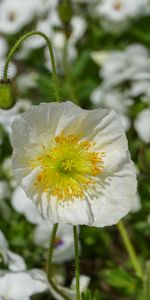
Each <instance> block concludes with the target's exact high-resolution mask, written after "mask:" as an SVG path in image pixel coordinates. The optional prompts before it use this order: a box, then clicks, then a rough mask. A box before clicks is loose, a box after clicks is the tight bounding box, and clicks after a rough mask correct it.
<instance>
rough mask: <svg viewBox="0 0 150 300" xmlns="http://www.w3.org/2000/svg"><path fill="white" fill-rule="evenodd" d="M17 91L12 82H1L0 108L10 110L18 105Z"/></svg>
mask: <svg viewBox="0 0 150 300" xmlns="http://www.w3.org/2000/svg"><path fill="white" fill-rule="evenodd" d="M16 99H17V96H16V89H15V87H14V85H13V83H12V81H11V80H9V79H7V80H0V108H1V109H10V108H11V107H13V106H14V105H15V103H16Z"/></svg>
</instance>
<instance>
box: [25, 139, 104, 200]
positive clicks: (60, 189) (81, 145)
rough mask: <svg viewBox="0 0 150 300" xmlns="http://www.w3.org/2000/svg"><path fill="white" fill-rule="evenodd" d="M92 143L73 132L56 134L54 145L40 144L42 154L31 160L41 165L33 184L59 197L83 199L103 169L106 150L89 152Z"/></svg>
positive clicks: (33, 163)
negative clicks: (94, 178)
mask: <svg viewBox="0 0 150 300" xmlns="http://www.w3.org/2000/svg"><path fill="white" fill-rule="evenodd" d="M94 145H95V143H92V142H90V141H88V140H80V139H79V138H78V137H77V136H76V135H73V134H70V135H64V133H62V134H60V135H59V136H56V137H55V138H54V141H53V147H51V148H48V149H46V148H45V147H43V150H44V151H43V152H42V154H41V155H40V156H37V157H36V158H35V159H32V161H30V165H31V166H32V167H33V168H34V167H36V166H40V167H41V172H40V173H39V174H38V176H37V177H36V181H35V185H36V186H40V188H42V189H43V191H48V192H49V193H50V194H51V195H53V196H56V197H57V198H58V199H59V200H64V201H65V200H68V199H69V200H70V199H71V200H73V199H75V198H80V199H82V198H83V197H84V192H85V191H87V190H88V188H91V187H92V185H93V184H94V183H95V181H94V180H93V177H94V176H97V175H98V174H100V173H101V172H102V170H103V157H104V155H105V153H104V152H101V153H99V152H95V151H92V147H93V146H94Z"/></svg>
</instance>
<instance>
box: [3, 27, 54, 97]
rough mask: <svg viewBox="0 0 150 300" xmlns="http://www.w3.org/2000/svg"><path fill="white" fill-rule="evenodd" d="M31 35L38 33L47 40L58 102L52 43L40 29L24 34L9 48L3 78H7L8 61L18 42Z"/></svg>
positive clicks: (18, 44)
mask: <svg viewBox="0 0 150 300" xmlns="http://www.w3.org/2000/svg"><path fill="white" fill-rule="evenodd" d="M33 35H39V36H41V37H43V38H44V39H45V40H46V42H47V46H48V49H49V54H50V59H51V65H52V72H53V81H54V92H55V97H56V101H58V102H59V101H60V95H59V88H58V80H57V74H56V66H55V59H54V53H53V48H52V44H51V42H50V40H49V38H48V37H47V36H46V35H45V34H44V33H43V32H41V31H30V32H28V33H26V34H24V35H23V36H22V37H21V38H20V39H19V40H18V41H17V42H16V44H15V45H14V46H13V47H12V49H11V50H10V52H9V54H8V56H7V59H6V63H5V66H4V80H7V79H8V66H9V63H10V61H11V59H12V57H13V55H14V54H15V52H16V50H17V49H18V47H19V46H20V44H21V43H22V42H23V41H24V40H26V39H27V38H28V37H31V36H33Z"/></svg>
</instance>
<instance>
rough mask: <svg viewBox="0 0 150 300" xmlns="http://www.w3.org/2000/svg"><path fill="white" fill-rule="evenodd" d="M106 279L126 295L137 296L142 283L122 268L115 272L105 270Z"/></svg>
mask: <svg viewBox="0 0 150 300" xmlns="http://www.w3.org/2000/svg"><path fill="white" fill-rule="evenodd" d="M104 277H105V280H106V281H107V282H108V284H109V285H110V286H112V287H113V288H116V289H121V290H122V291H123V292H124V294H125V295H135V293H136V291H137V288H138V287H139V286H140V283H141V282H140V280H139V278H137V277H134V276H132V275H131V274H129V273H128V272H126V271H125V270H124V269H122V268H121V267H120V268H118V269H115V270H105V271H104Z"/></svg>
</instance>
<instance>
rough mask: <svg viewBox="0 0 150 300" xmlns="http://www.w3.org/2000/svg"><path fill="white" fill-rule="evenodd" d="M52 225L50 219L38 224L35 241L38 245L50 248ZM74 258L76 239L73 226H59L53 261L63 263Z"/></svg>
mask: <svg viewBox="0 0 150 300" xmlns="http://www.w3.org/2000/svg"><path fill="white" fill-rule="evenodd" d="M52 227H53V226H52V224H50V223H49V222H48V221H43V222H41V223H40V224H39V225H37V226H36V229H35V233H34V241H35V243H36V244H37V245H40V246H41V247H44V248H46V249H48V247H49V241H50V235H51V231H52ZM73 258H74V239H73V232H72V226H69V225H64V226H59V227H58V231H57V235H56V239H55V244H54V253H53V261H54V262H55V263H63V262H66V261H69V260H72V259H73Z"/></svg>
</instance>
